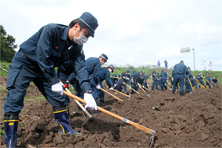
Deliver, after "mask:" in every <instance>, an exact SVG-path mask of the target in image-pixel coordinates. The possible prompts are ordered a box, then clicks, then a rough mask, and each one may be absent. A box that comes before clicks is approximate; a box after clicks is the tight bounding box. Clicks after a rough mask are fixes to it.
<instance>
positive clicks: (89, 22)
mask: <svg viewBox="0 0 222 148" xmlns="http://www.w3.org/2000/svg"><path fill="white" fill-rule="evenodd" d="M78 19H79V20H80V21H81V22H83V23H84V24H85V25H86V26H87V29H88V31H89V34H90V36H91V37H94V33H95V30H96V28H97V27H98V26H99V24H98V22H97V19H96V18H95V17H94V16H93V15H92V14H91V13H89V12H84V13H83V14H82V16H80V17H79V18H78Z"/></svg>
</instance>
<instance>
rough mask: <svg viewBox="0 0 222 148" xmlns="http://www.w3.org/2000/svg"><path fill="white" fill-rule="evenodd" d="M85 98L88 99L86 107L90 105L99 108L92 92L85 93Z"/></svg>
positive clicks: (91, 107) (92, 107)
mask: <svg viewBox="0 0 222 148" xmlns="http://www.w3.org/2000/svg"><path fill="white" fill-rule="evenodd" d="M84 100H85V101H86V105H85V108H87V107H88V108H90V109H93V110H97V105H96V102H95V100H94V98H93V96H92V94H89V93H84Z"/></svg>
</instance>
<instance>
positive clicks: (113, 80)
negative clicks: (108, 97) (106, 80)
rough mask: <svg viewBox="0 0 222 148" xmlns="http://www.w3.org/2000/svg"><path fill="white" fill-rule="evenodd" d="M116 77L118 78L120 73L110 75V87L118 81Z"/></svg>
mask: <svg viewBox="0 0 222 148" xmlns="http://www.w3.org/2000/svg"><path fill="white" fill-rule="evenodd" d="M118 78H120V74H114V75H112V77H110V81H111V85H112V87H114V85H116V83H117V82H118V81H119V79H118Z"/></svg>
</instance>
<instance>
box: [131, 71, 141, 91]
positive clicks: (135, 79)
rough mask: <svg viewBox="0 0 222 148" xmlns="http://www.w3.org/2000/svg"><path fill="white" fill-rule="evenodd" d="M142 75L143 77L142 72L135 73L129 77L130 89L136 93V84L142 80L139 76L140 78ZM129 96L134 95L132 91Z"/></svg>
mask: <svg viewBox="0 0 222 148" xmlns="http://www.w3.org/2000/svg"><path fill="white" fill-rule="evenodd" d="M142 75H144V71H140V72H135V73H133V74H132V75H131V77H130V84H131V87H132V88H133V89H135V90H136V91H137V90H138V84H137V83H138V81H139V80H140V79H142V77H140V76H142ZM131 94H134V90H132V92H131Z"/></svg>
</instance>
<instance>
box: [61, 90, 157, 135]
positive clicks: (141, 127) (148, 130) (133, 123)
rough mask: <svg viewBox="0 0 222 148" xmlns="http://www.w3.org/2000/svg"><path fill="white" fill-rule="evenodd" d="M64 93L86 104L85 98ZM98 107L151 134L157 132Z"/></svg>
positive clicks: (99, 108)
mask: <svg viewBox="0 0 222 148" xmlns="http://www.w3.org/2000/svg"><path fill="white" fill-rule="evenodd" d="M64 94H65V95H67V96H69V97H71V98H73V99H76V100H78V101H80V102H82V103H85V104H86V101H85V100H83V99H81V98H79V97H77V96H75V95H73V94H70V93H68V92H66V91H64ZM97 109H98V110H99V111H101V112H103V113H105V114H107V115H110V116H112V117H114V118H116V119H119V120H121V121H123V122H125V123H128V124H130V125H132V126H134V127H136V128H138V129H140V130H143V131H145V132H147V133H149V134H150V135H152V136H154V134H155V133H156V132H155V131H154V130H151V129H149V128H147V127H145V126H142V125H139V124H137V123H135V122H132V121H130V120H128V119H126V118H123V117H121V116H119V115H116V114H114V113H112V112H109V111H107V110H105V109H103V108H101V107H99V106H97Z"/></svg>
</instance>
